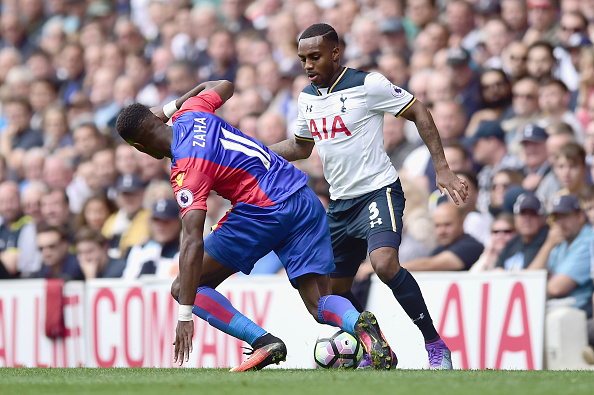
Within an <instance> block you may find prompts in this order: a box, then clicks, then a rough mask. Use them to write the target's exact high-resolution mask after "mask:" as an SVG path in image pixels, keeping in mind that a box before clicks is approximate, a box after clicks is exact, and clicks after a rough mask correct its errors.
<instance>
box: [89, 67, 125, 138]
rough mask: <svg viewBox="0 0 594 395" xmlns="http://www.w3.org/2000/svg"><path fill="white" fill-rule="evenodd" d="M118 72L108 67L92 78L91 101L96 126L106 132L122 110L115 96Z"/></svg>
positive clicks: (98, 71)
mask: <svg viewBox="0 0 594 395" xmlns="http://www.w3.org/2000/svg"><path fill="white" fill-rule="evenodd" d="M117 76H118V74H117V71H115V70H112V69H111V68H108V67H101V68H100V69H99V70H97V71H96V72H95V74H93V76H92V84H91V91H90V94H89V99H90V100H91V103H92V104H93V113H94V121H95V125H97V128H98V129H99V130H104V129H105V128H106V127H107V126H108V125H109V124H110V123H113V122H114V121H113V119H114V118H116V117H117V116H118V114H119V113H120V110H121V109H122V108H121V107H120V105H119V104H118V103H117V102H116V101H115V99H114V95H113V89H114V84H115V81H116V78H117Z"/></svg>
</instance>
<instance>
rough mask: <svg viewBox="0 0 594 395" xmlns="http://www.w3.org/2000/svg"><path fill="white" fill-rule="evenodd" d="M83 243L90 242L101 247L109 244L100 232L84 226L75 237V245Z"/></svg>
mask: <svg viewBox="0 0 594 395" xmlns="http://www.w3.org/2000/svg"><path fill="white" fill-rule="evenodd" d="M83 241H90V242H93V243H95V244H99V245H100V246H104V245H106V244H107V240H106V239H105V237H104V236H103V235H102V234H101V232H100V231H99V230H97V229H93V228H90V227H88V226H83V227H82V228H80V229H79V230H78V231H77V232H76V235H75V236H74V243H75V244H78V243H82V242H83Z"/></svg>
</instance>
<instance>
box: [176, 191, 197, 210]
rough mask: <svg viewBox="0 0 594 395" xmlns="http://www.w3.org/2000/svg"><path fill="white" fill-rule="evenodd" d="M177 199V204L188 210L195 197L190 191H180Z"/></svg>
mask: <svg viewBox="0 0 594 395" xmlns="http://www.w3.org/2000/svg"><path fill="white" fill-rule="evenodd" d="M176 199H177V204H179V206H180V207H181V208H186V207H189V206H190V204H192V202H193V201H194V195H193V194H192V192H191V191H190V190H189V189H180V190H179V191H178V192H177V195H176Z"/></svg>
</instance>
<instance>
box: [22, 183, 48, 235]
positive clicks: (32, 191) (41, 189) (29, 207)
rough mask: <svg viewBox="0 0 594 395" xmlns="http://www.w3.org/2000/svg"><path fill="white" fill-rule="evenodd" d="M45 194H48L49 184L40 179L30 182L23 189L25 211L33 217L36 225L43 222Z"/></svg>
mask: <svg viewBox="0 0 594 395" xmlns="http://www.w3.org/2000/svg"><path fill="white" fill-rule="evenodd" d="M45 194H47V186H46V185H45V184H44V183H43V182H40V181H32V182H29V183H27V185H25V186H24V187H23V188H22V190H21V206H22V207H23V213H24V214H25V215H27V216H29V217H31V219H33V223H34V224H35V226H38V225H39V224H41V223H42V222H43V216H42V214H41V198H42V197H43V196H44V195H45Z"/></svg>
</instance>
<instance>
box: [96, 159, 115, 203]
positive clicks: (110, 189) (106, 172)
mask: <svg viewBox="0 0 594 395" xmlns="http://www.w3.org/2000/svg"><path fill="white" fill-rule="evenodd" d="M91 161H92V164H93V167H94V168H95V172H96V175H97V178H98V184H99V188H100V189H101V190H102V191H104V192H105V193H107V196H108V197H109V198H110V199H112V200H115V195H116V193H115V188H114V185H115V182H116V179H117V177H118V172H117V170H116V167H115V151H114V149H113V148H111V147H104V148H102V149H100V150H98V151H97V152H95V153H94V154H93V157H92V159H91Z"/></svg>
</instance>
